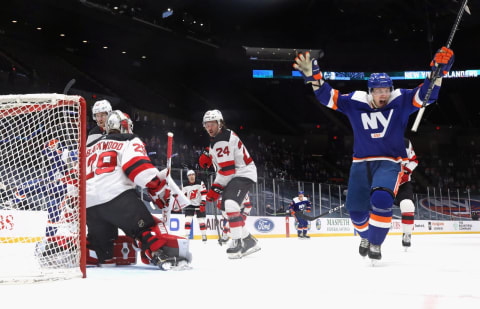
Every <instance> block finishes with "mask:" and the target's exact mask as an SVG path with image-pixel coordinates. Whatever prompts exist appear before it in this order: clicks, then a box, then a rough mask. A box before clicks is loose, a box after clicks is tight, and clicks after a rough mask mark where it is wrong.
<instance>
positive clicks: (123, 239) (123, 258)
mask: <svg viewBox="0 0 480 309" xmlns="http://www.w3.org/2000/svg"><path fill="white" fill-rule="evenodd" d="M113 256H114V259H115V264H116V265H134V264H137V252H136V251H135V247H134V241H133V239H132V238H130V237H128V236H123V235H122V236H118V238H117V239H115V242H114V245H113Z"/></svg>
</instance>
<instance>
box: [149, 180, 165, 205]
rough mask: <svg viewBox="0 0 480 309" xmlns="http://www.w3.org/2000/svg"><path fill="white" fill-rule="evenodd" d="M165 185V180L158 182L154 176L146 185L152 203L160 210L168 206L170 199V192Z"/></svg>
mask: <svg viewBox="0 0 480 309" xmlns="http://www.w3.org/2000/svg"><path fill="white" fill-rule="evenodd" d="M166 184H167V182H166V180H165V179H164V180H163V181H160V179H159V178H158V177H156V176H155V178H153V179H152V180H151V181H150V182H149V183H147V184H146V187H147V191H148V194H150V197H151V198H152V201H153V202H154V203H155V204H156V205H157V206H158V208H160V209H162V208H164V207H165V205H168V199H169V198H170V190H169V189H168V188H167V185H166Z"/></svg>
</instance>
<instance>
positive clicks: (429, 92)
mask: <svg viewBox="0 0 480 309" xmlns="http://www.w3.org/2000/svg"><path fill="white" fill-rule="evenodd" d="M467 2H468V0H463V3H462V6H461V7H460V10H459V11H458V13H457V18H456V19H455V23H454V24H453V27H452V30H451V31H450V35H449V36H448V41H447V44H446V45H445V46H446V47H447V48H450V45H451V44H452V41H453V36H454V35H455V32H457V28H458V24H460V20H461V19H462V15H463V12H464V11H466V12H467V14H470V9H469V8H468V6H467ZM440 69H441V68H440V66H437V68H436V69H435V72H433V75H432V76H431V77H430V86H429V87H428V90H427V94H426V95H425V98H424V99H423V102H422V107H420V110H419V111H418V113H417V117H416V118H415V122H414V123H413V126H412V132H417V130H418V126H419V125H420V121H421V120H422V116H423V113H424V112H425V107H426V106H427V103H428V100H429V99H430V96H431V95H432V92H433V87H434V86H435V81H436V80H437V79H438V78H439V75H440Z"/></svg>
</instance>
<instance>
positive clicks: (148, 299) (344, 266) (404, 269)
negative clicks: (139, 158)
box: [0, 234, 480, 309]
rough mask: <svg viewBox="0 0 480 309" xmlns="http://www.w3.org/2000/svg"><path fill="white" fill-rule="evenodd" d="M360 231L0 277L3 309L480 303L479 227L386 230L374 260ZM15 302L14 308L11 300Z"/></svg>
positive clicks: (201, 247)
mask: <svg viewBox="0 0 480 309" xmlns="http://www.w3.org/2000/svg"><path fill="white" fill-rule="evenodd" d="M358 244H359V238H357V237H318V238H312V239H310V240H300V239H297V238H289V239H279V238H275V239H264V238H260V239H259V245H260V246H261V247H262V250H261V251H259V252H257V253H254V254H252V255H251V256H248V257H245V258H243V259H241V260H229V259H228V258H227V256H226V253H225V249H226V247H225V246H223V247H220V246H219V245H218V243H217V241H216V240H214V239H209V240H208V242H207V244H203V243H202V242H201V241H200V240H193V241H191V242H190V249H191V251H192V253H193V263H192V269H191V270H186V271H169V272H164V271H160V270H155V269H152V268H150V267H147V266H143V265H142V264H141V263H140V264H139V265H136V266H125V267H113V268H88V270H87V276H88V278H87V279H73V280H65V281H55V282H45V283H35V284H21V285H0V303H1V307H2V308H49V309H50V308H52V309H53V308H65V309H70V308H109V309H110V308H115V309H116V308H158V309H164V308H175V309H177V308H195V309H198V308H222V309H223V308H224V309H232V308H244V309H246V308H255V309H256V308H262V309H263V308H265V309H270V308H292V309H294V308H322V309H323V308H368V309H373V308H388V309H390V308H402V309H415V308H422V309H440V308H445V309H470V308H472V309H473V308H476V309H478V308H480V234H462V235H414V236H413V238H412V247H411V248H410V249H409V250H408V251H407V252H405V251H404V250H403V248H402V247H401V238H400V236H388V237H387V240H386V241H385V243H384V245H383V247H382V255H383V259H382V260H381V262H380V263H378V264H377V265H376V266H373V267H372V266H371V264H370V261H369V260H368V258H367V259H363V258H361V257H360V256H359V254H358ZM11 306H14V307H11Z"/></svg>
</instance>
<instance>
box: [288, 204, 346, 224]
mask: <svg viewBox="0 0 480 309" xmlns="http://www.w3.org/2000/svg"><path fill="white" fill-rule="evenodd" d="M343 207H345V204H342V205H340V206H337V207H335V208H332V209H330V210H329V211H326V212H323V213H321V214H319V215H317V216H315V217H310V216H307V215H305V214H304V213H303V212H298V213H297V212H296V213H295V217H297V218H299V219H303V220H307V221H313V220H317V219H318V218H321V217H324V216H326V215H329V214H331V213H333V212H335V211H337V210H339V209H340V208H343Z"/></svg>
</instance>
